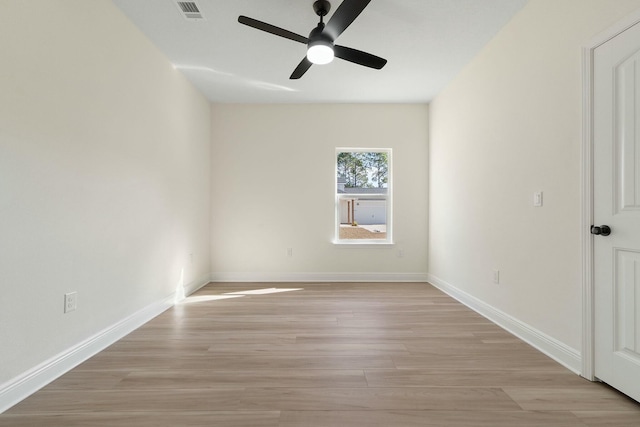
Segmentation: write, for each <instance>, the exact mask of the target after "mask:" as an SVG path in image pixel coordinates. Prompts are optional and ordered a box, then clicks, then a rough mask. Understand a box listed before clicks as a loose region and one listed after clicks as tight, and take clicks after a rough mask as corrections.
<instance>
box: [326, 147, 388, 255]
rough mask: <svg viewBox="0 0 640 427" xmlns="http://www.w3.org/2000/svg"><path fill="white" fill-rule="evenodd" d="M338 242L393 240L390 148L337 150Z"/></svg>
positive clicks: (384, 241) (359, 242)
mask: <svg viewBox="0 0 640 427" xmlns="http://www.w3.org/2000/svg"><path fill="white" fill-rule="evenodd" d="M335 177H336V239H335V241H336V243H345V244H363V243H367V244H384V243H391V242H392V240H391V231H392V230H391V225H392V223H391V149H351V148H338V149H337V150H336V175H335Z"/></svg>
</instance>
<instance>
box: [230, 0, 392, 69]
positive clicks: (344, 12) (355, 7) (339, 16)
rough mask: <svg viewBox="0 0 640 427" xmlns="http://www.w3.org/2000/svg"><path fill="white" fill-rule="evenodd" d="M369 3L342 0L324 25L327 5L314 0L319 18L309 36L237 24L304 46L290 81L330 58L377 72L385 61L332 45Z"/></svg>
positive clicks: (267, 26)
mask: <svg viewBox="0 0 640 427" xmlns="http://www.w3.org/2000/svg"><path fill="white" fill-rule="evenodd" d="M369 2H371V0H344V1H343V2H342V4H340V6H338V9H337V10H336V11H335V12H334V14H333V16H332V17H331V19H330V20H329V22H328V23H327V24H326V25H325V24H324V21H323V18H324V17H325V16H326V15H327V14H328V13H329V10H330V9H331V3H329V2H328V1H327V0H317V1H315V2H314V3H313V10H314V11H315V13H316V15H318V16H319V17H320V22H319V23H318V26H317V27H315V28H314V29H313V30H311V33H310V34H309V37H304V36H301V35H299V34H296V33H292V32H291V31H287V30H285V29H282V28H279V27H276V26H274V25H271V24H267V23H266V22H262V21H258V20H256V19H253V18H249V17H247V16H239V17H238V22H239V23H241V24H244V25H248V26H249V27H253V28H255V29H257V30H261V31H265V32H267V33H271V34H274V35H276V36H280V37H284V38H286V39H289V40H293V41H296V42H298V43H303V44H306V45H307V55H306V56H305V57H304V58H303V59H302V61H301V62H300V64H298V66H297V67H296V69H295V70H294V71H293V74H291V77H289V78H290V79H299V78H300V77H302V76H303V75H304V73H306V72H307V70H309V68H311V65H313V64H328V63H329V62H331V61H332V60H333V58H334V57H337V58H340V59H344V60H345V61H349V62H353V63H355V64H359V65H364V66H365V67H369V68H375V69H376V70H379V69H381V68H382V67H384V66H385V64H386V63H387V60H386V59H383V58H380V57H379V56H375V55H372V54H370V53H367V52H363V51H361V50H356V49H352V48H349V47H345V46H340V45H336V44H334V42H335V40H336V39H337V38H338V36H340V34H342V33H343V32H344V30H346V29H347V27H348V26H349V25H351V23H352V22H353V21H354V20H355V19H356V18H357V17H358V15H360V13H362V11H363V10H364V8H365V7H367V5H368V4H369Z"/></svg>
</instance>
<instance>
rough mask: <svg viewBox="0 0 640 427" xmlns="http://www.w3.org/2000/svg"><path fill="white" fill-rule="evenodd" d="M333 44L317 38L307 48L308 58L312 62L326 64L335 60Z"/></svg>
mask: <svg viewBox="0 0 640 427" xmlns="http://www.w3.org/2000/svg"><path fill="white" fill-rule="evenodd" d="M333 58H334V53H333V44H332V43H331V42H329V41H326V40H317V41H315V42H313V43H309V49H307V59H308V60H309V61H310V62H311V63H312V64H317V65H324V64H328V63H330V62H331V61H333Z"/></svg>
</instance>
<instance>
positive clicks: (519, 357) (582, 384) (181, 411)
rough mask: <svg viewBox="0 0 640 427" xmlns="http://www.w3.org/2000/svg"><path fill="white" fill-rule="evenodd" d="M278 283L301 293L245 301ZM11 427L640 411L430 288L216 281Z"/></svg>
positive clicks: (29, 405)
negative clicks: (251, 291)
mask: <svg viewBox="0 0 640 427" xmlns="http://www.w3.org/2000/svg"><path fill="white" fill-rule="evenodd" d="M271 287H274V288H278V290H280V291H282V290H283V289H286V288H300V289H298V290H289V291H284V292H275V293H257V294H249V295H247V294H244V295H245V296H239V295H243V294H242V292H243V291H247V290H257V289H264V288H271ZM229 292H240V294H237V295H225V294H227V293H229ZM231 296H235V298H230V297H231ZM0 426H12V427H20V426H47V427H51V426H64V427H71V426H83V427H91V426H109V427H118V426H134V427H135V426H149V427H151V426H153V427H157V426H222V427H237V426H247V427H338V426H345V427H365V426H366V427H372V426H373V427H375V426H384V427H403V426H407V427H410V426H483V427H499V426H531V427H540V426H545V427H547V426H554V427H569V426H582V427H585V426H608V427H623V426H624V427H631V426H634V427H638V426H640V404H638V403H637V402H634V401H632V400H630V399H628V398H626V397H625V396H623V395H621V394H620V393H618V392H616V391H614V390H612V389H610V388H608V387H607V386H605V385H602V384H597V383H591V382H589V381H587V380H584V379H582V378H580V377H579V376H577V375H575V374H573V373H572V372H570V371H568V370H567V369H565V368H563V367H562V366H560V365H559V364H557V363H556V362H554V361H553V360H551V359H549V358H548V357H547V356H545V355H543V354H541V353H540V352H538V351H536V350H534V349H533V348H532V347H530V346H529V345H527V344H525V343H523V342H522V341H520V340H518V339H516V338H515V337H513V336H512V335H510V334H509V333H507V332H505V331H504V330H502V329H500V328H499V327H497V326H495V325H494V324H492V323H490V322H489V321H487V320H486V319H484V318H483V317H481V316H479V315H478V314H476V313H474V312H472V311H470V310H469V309H467V308H466V307H464V306H463V305H461V304H459V303H458V302H456V301H454V300H453V299H451V298H450V297H448V296H446V295H444V294H443V293H442V292H440V291H438V290H437V289H435V288H433V287H431V286H430V285H428V284H424V283H423V284H420V283H384V284H382V283H361V284H354V283H332V284H308V283H298V284H292V283H286V284H284V283H283V284H269V285H266V284H255V283H254V284H247V283H244V284H209V285H207V286H206V287H204V288H203V289H201V290H200V291H199V292H197V293H196V294H194V295H193V296H191V297H189V298H188V299H187V300H186V301H185V302H184V303H182V304H180V305H178V306H176V307H174V308H172V309H170V310H168V311H167V312H165V313H164V314H162V315H161V316H159V317H157V318H156V319H154V320H152V321H151V322H149V323H148V324H146V325H145V326H143V327H142V328H140V329H139V330H137V331H135V332H134V333H132V334H130V335H129V336H127V337H125V338H124V339H122V340H121V341H119V342H117V343H116V344H114V345H112V346H111V347H109V348H108V349H106V350H105V351H103V352H101V353H100V354H98V355H96V356H95V357H93V358H91V359H90V360H88V361H86V362H85V363H83V364H82V365H80V366H78V367H77V368H76V369H74V370H72V371H71V372H69V373H67V374H66V375H64V376H62V377H61V378H59V379H58V380H57V381H55V382H53V383H52V384H50V385H48V386H47V387H45V388H44V389H42V390H41V391H39V392H37V393H35V394H34V395H33V396H31V397H29V398H28V399H26V400H24V401H23V402H21V403H19V404H18V405H16V406H14V407H13V408H11V409H10V410H8V411H7V412H5V413H4V414H2V415H0Z"/></svg>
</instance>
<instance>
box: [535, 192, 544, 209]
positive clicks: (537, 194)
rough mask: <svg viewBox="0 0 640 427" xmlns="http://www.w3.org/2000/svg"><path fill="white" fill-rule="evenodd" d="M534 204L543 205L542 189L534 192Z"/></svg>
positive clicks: (536, 205) (537, 206) (538, 206)
mask: <svg viewBox="0 0 640 427" xmlns="http://www.w3.org/2000/svg"><path fill="white" fill-rule="evenodd" d="M533 206H534V207H536V208H540V207H542V191H536V192H535V193H533Z"/></svg>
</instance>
